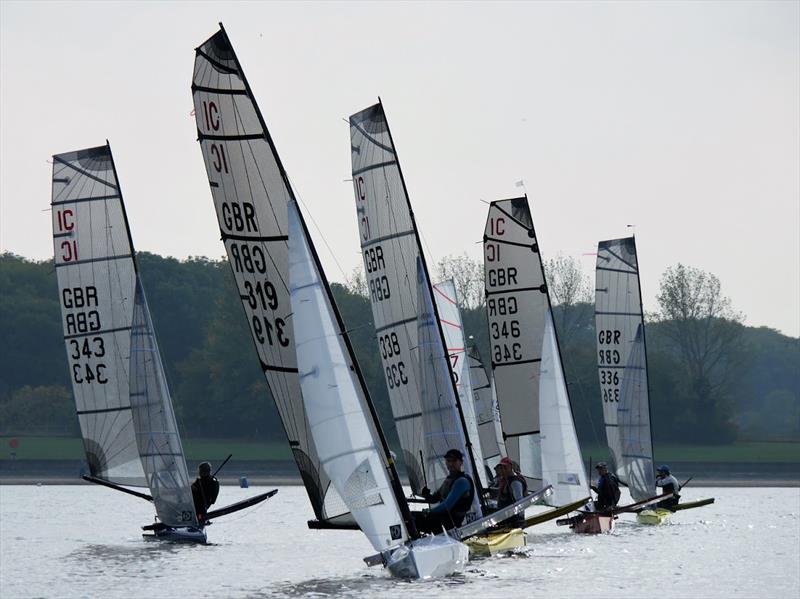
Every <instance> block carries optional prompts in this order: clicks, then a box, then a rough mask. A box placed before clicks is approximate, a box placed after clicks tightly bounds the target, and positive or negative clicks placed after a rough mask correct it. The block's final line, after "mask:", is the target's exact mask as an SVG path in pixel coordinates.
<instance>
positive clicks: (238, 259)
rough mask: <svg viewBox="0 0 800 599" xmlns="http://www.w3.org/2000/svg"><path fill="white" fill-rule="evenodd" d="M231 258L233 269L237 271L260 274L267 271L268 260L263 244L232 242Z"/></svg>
mask: <svg viewBox="0 0 800 599" xmlns="http://www.w3.org/2000/svg"><path fill="white" fill-rule="evenodd" d="M231 260H233V269H234V271H236V272H249V273H254V272H258V273H260V274H264V273H265V272H267V261H266V259H265V258H264V250H262V249H261V246H258V245H254V246H249V245H247V244H244V243H243V244H241V245H240V244H238V243H232V244H231Z"/></svg>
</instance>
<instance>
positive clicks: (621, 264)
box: [595, 237, 655, 500]
mask: <svg viewBox="0 0 800 599" xmlns="http://www.w3.org/2000/svg"><path fill="white" fill-rule="evenodd" d="M595 288H596V291H595V327H596V332H597V339H596V340H597V372H598V376H599V379H600V390H601V397H602V401H603V418H604V420H605V425H606V439H607V441H608V447H609V451H610V452H611V462H612V467H613V471H614V472H615V474H616V475H617V476H618V477H619V478H620V479H621V480H622V481H623V482H625V483H626V484H628V485H629V486H630V491H631V496H632V497H633V498H634V499H636V500H642V499H646V498H648V497H651V496H652V495H653V490H654V489H655V475H654V473H653V444H652V437H651V431H650V404H649V397H648V389H647V359H646V353H645V335H644V316H643V313H642V300H641V289H640V286H639V266H638V260H637V257H636V243H635V241H634V239H633V237H627V238H623V239H612V240H608V241H601V242H600V243H599V244H598V248H597V269H596V284H595ZM623 428H624V430H623Z"/></svg>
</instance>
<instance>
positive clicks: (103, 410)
mask: <svg viewBox="0 0 800 599" xmlns="http://www.w3.org/2000/svg"><path fill="white" fill-rule="evenodd" d="M130 409H131V406H121V407H118V408H103V409H100V410H77V412H76V413H77V414H78V416H83V415H84V414H105V413H107V412H123V411H125V410H130Z"/></svg>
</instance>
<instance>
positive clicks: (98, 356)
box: [51, 143, 275, 543]
mask: <svg viewBox="0 0 800 599" xmlns="http://www.w3.org/2000/svg"><path fill="white" fill-rule="evenodd" d="M51 205H52V215H53V242H54V249H55V267H56V273H57V278H58V288H59V295H60V298H61V312H62V317H63V327H64V343H65V346H66V350H67V359H68V361H69V367H70V373H71V378H72V388H73V393H74V396H75V403H76V406H77V414H78V421H79V424H80V428H81V434H82V437H83V445H84V450H85V453H86V461H87V463H88V467H89V475H88V476H84V477H83V478H84V479H85V480H88V481H90V482H94V483H97V484H101V485H104V486H107V487H111V488H113V489H116V490H119V491H123V492H125V493H128V494H130V495H134V496H136V497H140V498H142V499H145V500H148V501H151V502H152V503H153V506H154V507H155V510H156V518H157V522H156V523H155V524H151V525H146V526H144V527H143V528H144V529H145V530H150V531H152V533H153V535H154V536H156V537H158V538H163V539H168V540H178V541H191V542H200V543H204V542H205V541H206V532H205V525H206V524H207V523H208V519H206V520H202V521H201V520H199V519H198V516H197V513H196V512H195V508H194V502H193V500H192V492H191V487H190V481H189V474H188V471H187V468H186V459H185V457H184V453H183V446H182V444H181V439H180V435H179V434H178V426H177V423H176V420H175V414H174V412H173V408H172V400H171V398H170V394H169V389H168V387H167V381H166V377H165V374H164V367H163V364H162V362H161V355H160V353H159V351H158V344H157V343H156V337H155V333H154V329H153V323H152V320H151V318H150V311H149V309H148V306H147V300H146V298H145V294H144V288H143V286H142V281H141V277H140V274H139V268H138V265H137V262H136V257H135V254H134V250H133V241H132V239H131V235H130V229H129V227H128V218H127V215H126V213H125V205H124V203H123V200H122V192H121V190H120V187H119V182H118V180H117V173H116V168H115V166H114V160H113V157H112V154H111V147H110V146H109V145H108V143H106V145H105V146H98V147H95V148H88V149H84V150H78V151H74V152H67V153H63V154H57V155H55V156H53V190H52V204H51ZM127 486H134V487H143V486H146V487H149V489H150V495H147V494H145V493H140V492H138V491H133V490H131V489H128V488H126V487H127ZM274 494H275V491H273V492H270V493H265V494H263V495H260V496H257V497H254V498H252V499H250V500H247V501H246V502H240V504H235V505H234V506H229V507H227V508H223V509H222V510H217V511H215V512H211V513H209V514H208V515H207V516H208V518H209V519H210V518H211V517H217V516H219V515H224V514H225V513H232V512H233V511H238V510H239V509H243V508H244V507H247V506H248V505H254V504H255V503H258V502H260V501H264V500H265V499H267V498H268V497H271V496H272V495H274ZM245 503H246V504H245Z"/></svg>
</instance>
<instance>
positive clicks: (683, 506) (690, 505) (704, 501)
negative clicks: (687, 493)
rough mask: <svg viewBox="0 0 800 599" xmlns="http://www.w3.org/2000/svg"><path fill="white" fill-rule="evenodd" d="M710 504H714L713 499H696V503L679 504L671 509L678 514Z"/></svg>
mask: <svg viewBox="0 0 800 599" xmlns="http://www.w3.org/2000/svg"><path fill="white" fill-rule="evenodd" d="M712 503H714V498H713V497H709V498H708V499H698V500H697V501H690V502H689V503H679V504H678V505H676V506H675V507H673V508H672V511H673V512H680V511H681V510H691V509H693V508H696V507H703V506H704V505H710V504H712Z"/></svg>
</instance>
